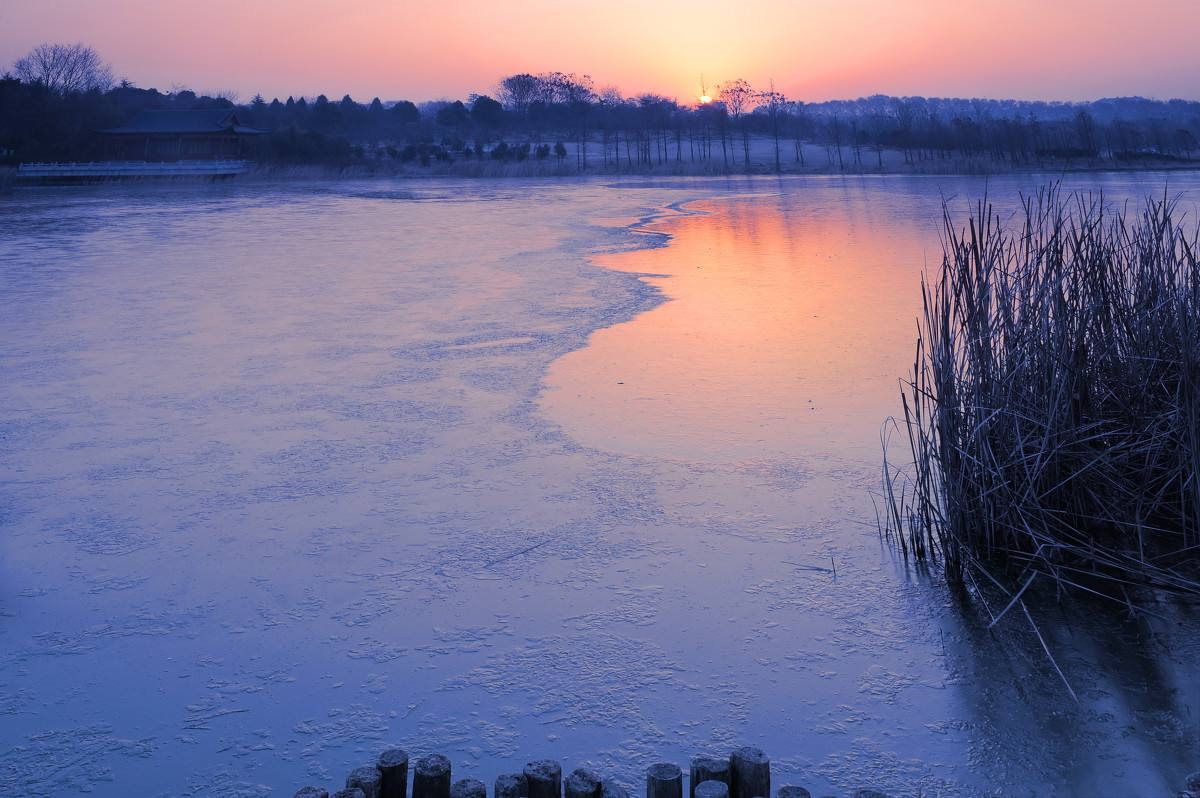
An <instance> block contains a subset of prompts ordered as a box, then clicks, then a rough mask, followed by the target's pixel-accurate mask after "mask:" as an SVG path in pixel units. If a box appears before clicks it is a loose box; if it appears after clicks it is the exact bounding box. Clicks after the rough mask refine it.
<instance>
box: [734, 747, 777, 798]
mask: <svg viewBox="0 0 1200 798" xmlns="http://www.w3.org/2000/svg"><path fill="white" fill-rule="evenodd" d="M729 776H730V782H729V787H730V789H729V795H730V798H770V796H771V760H770V759H768V758H767V755H766V754H764V753H763V752H762V749H761V748H753V747H751V746H746V747H744V748H739V749H737V750H736V751H734V752H733V754H732V755H731V756H730V757H729Z"/></svg>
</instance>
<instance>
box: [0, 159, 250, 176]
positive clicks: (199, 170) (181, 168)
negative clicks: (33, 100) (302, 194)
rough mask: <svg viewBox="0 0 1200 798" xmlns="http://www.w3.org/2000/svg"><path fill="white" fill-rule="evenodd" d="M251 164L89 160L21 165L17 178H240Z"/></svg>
mask: <svg viewBox="0 0 1200 798" xmlns="http://www.w3.org/2000/svg"><path fill="white" fill-rule="evenodd" d="M251 166H252V162H251V161H232V160H230V161H172V162H169V163H165V162H164V163H155V162H151V161H93V162H89V163H23V164H21V165H20V166H18V167H17V177H18V178H23V177H24V178H30V177H191V176H197V177H224V176H227V175H240V174H242V173H243V172H246V171H248V170H249V169H250V167H251Z"/></svg>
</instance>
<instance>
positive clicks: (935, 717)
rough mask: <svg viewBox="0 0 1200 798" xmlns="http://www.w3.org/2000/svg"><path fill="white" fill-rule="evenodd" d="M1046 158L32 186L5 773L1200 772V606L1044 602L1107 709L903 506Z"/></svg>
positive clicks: (57, 783)
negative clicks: (696, 174) (884, 516)
mask: <svg viewBox="0 0 1200 798" xmlns="http://www.w3.org/2000/svg"><path fill="white" fill-rule="evenodd" d="M1046 179H1047V178H1044V177H1036V176H1024V177H1007V178H1002V179H996V178H993V179H992V180H990V181H988V182H986V183H985V181H984V180H983V179H975V178H936V177H922V178H905V177H891V178H809V179H804V178H797V179H786V180H776V179H766V178H763V179H752V180H751V179H746V180H703V179H694V180H657V181H640V182H627V181H613V180H606V181H601V180H595V181H582V182H570V181H567V182H557V183H554V182H504V181H497V182H486V181H478V182H462V183H458V182H450V181H443V182H411V181H410V182H396V183H385V182H363V183H331V184H320V185H288V186H278V187H270V186H255V185H249V184H248V185H227V186H212V187H195V186H192V187H186V188H179V187H157V188H153V187H147V188H141V189H113V188H105V189H44V190H24V191H19V192H18V193H16V194H14V195H11V196H8V197H0V794H3V795H31V796H35V795H36V796H40V795H65V794H73V793H74V791H88V792H89V793H90V794H91V795H95V796H130V795H137V796H167V795H182V796H231V795H233V796H246V797H247V798H248V797H250V796H260V795H274V796H290V795H291V794H292V791H293V790H295V789H296V788H297V787H298V786H299V785H301V784H304V783H320V784H324V785H326V786H331V785H333V784H334V783H335V782H338V783H340V781H341V779H342V778H343V777H344V774H345V772H346V771H347V770H348V769H350V768H351V767H352V766H355V765H358V764H362V763H364V762H367V761H370V760H372V759H373V757H374V755H375V754H376V753H377V752H378V751H380V750H382V749H383V748H384V747H386V746H387V745H388V744H392V743H396V744H400V745H402V746H404V747H406V748H408V749H409V750H410V752H412V753H414V754H419V753H427V752H435V751H436V752H442V753H446V754H447V755H449V756H450V757H451V759H452V760H453V762H454V774H455V778H461V777H465V776H474V777H478V778H481V779H483V780H484V781H485V782H487V783H488V784H489V785H490V783H491V780H492V778H494V776H495V775H497V774H498V773H500V772H504V771H509V770H514V769H519V768H520V766H521V765H522V764H523V763H524V762H525V761H527V760H529V759H534V758H539V757H553V758H558V759H560V760H562V761H563V763H564V766H565V767H566V768H567V769H570V768H574V767H577V766H581V765H588V766H592V767H594V768H596V769H597V770H598V771H600V772H601V773H602V774H604V775H611V776H615V777H617V778H618V779H619V780H622V781H625V782H626V783H627V784H629V785H631V786H633V785H636V784H637V782H638V779H639V778H640V773H641V769H642V768H643V767H644V766H645V765H647V764H650V763H651V762H654V761H661V760H673V761H676V762H679V763H680V764H683V763H685V762H686V759H687V758H688V757H689V756H690V755H692V754H694V753H699V752H702V751H706V750H713V751H718V752H725V751H727V750H728V749H729V748H731V747H732V746H734V745H735V744H756V745H760V746H761V747H763V748H764V749H766V750H767V752H768V753H769V754H771V755H772V758H773V760H774V763H775V773H776V779H777V781H778V782H779V783H786V782H789V781H792V782H794V783H798V784H803V785H805V786H807V787H808V788H809V789H811V790H813V792H814V794H819V793H821V792H830V791H835V792H839V793H840V792H845V791H846V790H847V789H848V788H851V787H858V786H873V787H876V788H878V789H883V790H888V791H892V792H893V793H894V794H895V795H896V796H908V795H916V794H917V792H918V790H920V791H921V792H920V794H921V795H923V796H973V795H980V794H996V795H1004V796H1024V795H1031V796H1032V795H1088V796H1129V795H1165V794H1169V791H1170V789H1172V788H1174V789H1178V788H1179V786H1180V784H1181V782H1182V778H1183V776H1184V774H1185V773H1187V772H1190V771H1192V770H1196V769H1197V768H1198V767H1200V732H1198V724H1200V720H1198V719H1200V687H1198V685H1200V664H1198V663H1200V635H1197V634H1195V629H1196V622H1197V619H1196V618H1194V617H1192V618H1188V617H1180V614H1181V613H1182V611H1180V613H1172V614H1170V615H1169V616H1168V618H1166V619H1164V620H1162V621H1161V622H1156V623H1153V624H1150V623H1146V622H1133V621H1127V620H1118V621H1112V622H1110V623H1101V622H1100V621H1098V620H1094V619H1093V620H1091V621H1089V622H1088V623H1087V624H1080V623H1075V624H1066V623H1064V622H1063V621H1064V617H1065V616H1064V615H1063V613H1061V612H1059V611H1058V610H1056V609H1055V608H1053V607H1045V608H1043V611H1042V617H1040V618H1039V622H1040V623H1041V626H1042V631H1043V633H1045V634H1046V636H1047V643H1048V644H1049V645H1050V646H1051V648H1052V649H1053V650H1054V653H1055V655H1056V657H1057V659H1058V662H1059V664H1060V665H1062V666H1063V669H1064V672H1065V674H1066V676H1067V678H1068V679H1069V680H1071V682H1072V685H1073V686H1074V688H1075V690H1076V692H1077V693H1078V694H1079V697H1080V703H1079V704H1075V703H1074V702H1072V701H1071V699H1070V697H1069V696H1068V695H1067V694H1066V692H1065V690H1064V688H1063V685H1062V682H1061V681H1060V680H1059V677H1058V676H1057V674H1056V673H1055V672H1054V670H1053V668H1052V667H1051V665H1050V664H1049V662H1048V661H1047V660H1046V658H1045V657H1044V656H1043V655H1042V654H1041V652H1040V650H1039V649H1037V648H1036V647H1035V646H1036V644H1034V645H1030V640H1029V639H1028V638H1029V636H1028V634H1026V632H1025V629H1024V628H1023V627H1022V626H1021V625H1020V624H1019V623H1017V622H1016V621H1015V619H1014V620H1013V622H1012V623H1011V624H1010V623H1008V622H1005V623H1003V624H1002V626H1001V627H1000V628H998V629H995V630H992V631H990V632H989V631H988V630H986V629H985V628H984V626H983V625H982V624H981V613H980V611H979V610H978V609H977V608H974V607H970V606H967V607H963V606H961V605H960V604H959V602H958V600H957V599H956V598H955V597H954V596H953V595H952V594H951V593H950V592H948V591H946V590H945V589H944V588H943V587H941V586H940V585H939V584H938V582H937V580H936V579H927V578H924V577H922V576H920V575H919V574H914V573H912V572H909V571H908V570H906V569H905V567H904V565H903V563H902V562H899V561H898V560H897V558H896V557H894V556H893V554H892V552H891V551H890V550H889V549H888V548H887V547H886V546H883V545H881V543H880V541H879V539H878V535H877V533H876V527H875V513H874V509H873V506H872V501H871V497H870V493H869V492H870V491H871V490H872V489H874V488H875V487H876V486H877V483H878V480H879V470H880V444H879V434H880V427H881V423H882V422H883V420H884V418H885V417H887V416H888V415H890V414H892V413H895V412H896V411H897V410H898V383H897V380H898V378H899V377H901V376H903V375H904V374H905V373H906V371H907V370H908V369H909V368H911V364H912V355H913V342H914V337H915V317H916V314H917V312H918V308H919V301H920V296H919V276H920V272H921V269H922V267H923V266H924V265H925V264H926V263H927V262H928V263H929V264H931V265H932V264H935V263H936V262H937V261H938V259H939V258H940V245H939V242H938V230H939V224H940V206H941V201H942V197H943V196H945V197H948V198H950V201H951V204H952V206H954V207H956V208H959V209H964V208H965V206H966V202H967V201H968V200H974V199H976V198H978V197H979V196H980V195H981V194H982V193H983V191H984V190H985V189H986V190H987V191H988V192H989V193H990V195H991V196H992V198H993V199H994V200H995V201H996V202H997V203H998V204H1000V205H1001V206H1004V207H1007V208H1011V207H1012V206H1013V205H1014V204H1015V202H1016V200H1017V193H1018V192H1019V191H1020V190H1031V189H1034V188H1036V187H1037V186H1038V185H1041V184H1043V183H1044V182H1045V180H1046ZM1167 180H1168V177H1167V176H1165V175H1153V174H1150V175H1141V176H1129V175H1123V176H1115V175H1114V176H1103V175H1098V176H1085V177H1077V178H1072V180H1071V182H1070V185H1072V186H1078V187H1087V188H1103V190H1104V191H1105V192H1106V193H1107V195H1108V197H1109V198H1110V199H1113V200H1122V199H1125V198H1131V199H1134V200H1137V199H1140V198H1141V197H1142V196H1144V195H1145V194H1146V193H1147V192H1154V193H1161V192H1162V190H1163V185H1164V182H1165V181H1167ZM1169 189H1170V191H1172V192H1182V193H1183V197H1184V200H1183V202H1184V205H1185V206H1186V207H1187V208H1188V209H1189V213H1190V214H1193V215H1194V213H1195V206H1196V203H1197V201H1200V179H1198V178H1196V177H1191V176H1180V175H1172V176H1170V177H1169ZM1193 218H1194V217H1193ZM647 275H650V276H647ZM835 569H836V573H834V570H835ZM1142 650H1148V651H1150V652H1152V653H1153V655H1152V656H1142V655H1140V654H1139V653H1138V652H1139V651H1142Z"/></svg>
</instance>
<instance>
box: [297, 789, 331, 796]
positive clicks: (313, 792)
mask: <svg viewBox="0 0 1200 798" xmlns="http://www.w3.org/2000/svg"><path fill="white" fill-rule="evenodd" d="M292 798H329V790H326V789H323V788H321V787H301V788H300V789H298V790H296V794H295V795H293V796H292Z"/></svg>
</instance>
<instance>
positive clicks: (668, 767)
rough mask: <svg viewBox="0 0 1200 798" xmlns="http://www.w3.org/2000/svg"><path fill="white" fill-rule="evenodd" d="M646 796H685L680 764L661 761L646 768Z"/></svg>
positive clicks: (675, 797)
mask: <svg viewBox="0 0 1200 798" xmlns="http://www.w3.org/2000/svg"><path fill="white" fill-rule="evenodd" d="M646 798H683V771H682V770H680V769H679V765H672V764H671V763H670V762H659V763H658V764H656V765H651V766H650V767H648V768H646Z"/></svg>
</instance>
